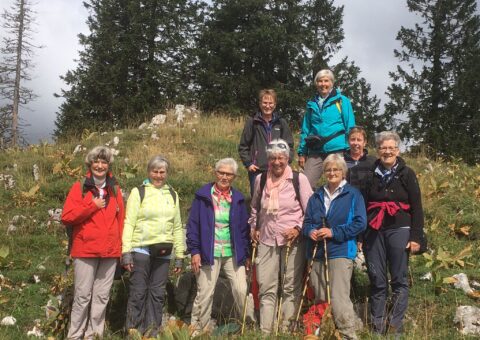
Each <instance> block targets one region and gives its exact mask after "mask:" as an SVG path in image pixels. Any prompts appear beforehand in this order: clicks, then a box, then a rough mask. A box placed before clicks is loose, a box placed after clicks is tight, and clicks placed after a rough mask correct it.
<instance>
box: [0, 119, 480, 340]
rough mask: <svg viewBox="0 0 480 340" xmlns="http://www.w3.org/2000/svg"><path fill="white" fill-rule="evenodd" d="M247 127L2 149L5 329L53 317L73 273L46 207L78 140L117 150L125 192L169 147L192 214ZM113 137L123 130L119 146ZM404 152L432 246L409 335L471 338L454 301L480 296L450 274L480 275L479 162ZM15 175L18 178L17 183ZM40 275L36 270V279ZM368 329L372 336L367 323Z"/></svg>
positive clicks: (419, 262)
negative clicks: (428, 277) (459, 324)
mask: <svg viewBox="0 0 480 340" xmlns="http://www.w3.org/2000/svg"><path fill="white" fill-rule="evenodd" d="M242 127H243V121H241V120H231V119H228V118H224V117H215V118H202V119H200V120H199V121H195V122H190V123H187V124H186V125H185V127H182V128H180V127H176V126H175V125H169V123H168V122H167V123H166V124H165V125H163V126H161V127H160V128H159V129H158V130H156V134H157V136H158V137H159V139H158V140H156V139H154V138H152V137H151V134H152V131H151V130H133V129H132V130H122V131H116V132H111V133H104V134H98V133H94V134H90V133H88V132H85V133H84V138H83V139H82V140H81V141H70V142H65V143H59V144H56V145H49V144H42V145H34V146H30V147H28V148H26V149H25V150H7V151H5V152H2V153H0V187H1V189H0V205H1V207H2V209H1V210H0V274H1V275H2V276H0V288H1V291H0V320H1V319H3V318H4V317H5V316H10V315H11V316H14V317H15V318H16V319H17V323H16V325H15V326H8V327H7V326H0V338H2V339H20V338H24V337H26V332H27V331H28V330H31V329H32V327H33V326H34V325H35V321H34V320H35V319H40V323H41V324H42V325H45V324H47V321H46V315H45V314H46V311H45V308H44V306H46V305H47V302H48V301H49V300H51V299H52V297H53V296H55V295H57V294H59V292H60V290H61V289H62V287H64V286H65V285H66V281H65V280H66V279H62V273H63V271H64V258H65V244H66V242H65V241H66V238H65V234H64V230H63V227H62V226H61V225H60V224H58V223H57V222H55V218H54V217H51V216H49V212H48V211H49V210H50V209H57V208H62V205H63V201H64V199H65V196H66V194H67V192H68V190H69V188H70V186H71V185H72V183H73V182H74V181H75V180H76V178H79V177H80V176H81V175H82V174H83V173H84V166H83V159H84V157H85V153H86V151H80V152H78V153H76V154H74V150H75V148H76V146H77V145H78V144H81V145H82V146H83V147H85V148H86V150H89V149H90V148H91V147H93V146H95V145H99V144H109V145H110V146H112V147H114V148H115V149H117V150H119V154H118V156H116V157H115V162H114V164H113V167H112V168H113V173H114V175H115V176H116V177H117V179H118V180H119V182H120V184H121V187H122V188H123V189H125V191H126V192H129V191H130V190H131V189H132V188H133V187H135V186H137V185H139V184H140V183H141V181H142V180H143V178H144V177H145V166H146V163H147V161H148V159H149V158H150V157H151V156H152V155H154V154H158V153H161V154H163V155H165V156H167V158H168V159H169V160H170V161H171V164H172V169H171V171H170V176H169V182H170V184H171V185H172V186H173V187H174V188H175V189H176V190H177V191H178V193H179V196H180V202H181V208H182V218H183V220H184V221H186V218H187V211H188V208H189V206H190V203H191V201H192V199H193V195H194V192H195V190H196V189H198V188H199V187H200V186H201V185H202V184H204V183H206V182H208V181H210V180H211V179H212V177H213V166H214V164H215V161H216V160H218V159H220V158H223V157H230V156H231V157H234V158H236V159H238V154H237V143H238V140H239V138H240V134H241V131H242ZM114 137H118V139H119V142H118V145H116V146H113V145H114ZM77 149H78V148H77ZM405 159H406V160H407V163H408V164H409V165H410V166H412V167H413V168H414V169H415V170H416V172H417V174H418V177H419V181H420V185H421V189H422V194H423V203H424V208H425V216H426V230H427V234H428V238H429V242H430V247H431V251H430V252H429V253H427V254H425V255H423V256H415V257H413V258H412V266H411V268H412V273H411V280H412V281H413V286H412V291H411V300H410V307H409V311H408V315H407V324H406V332H407V333H406V335H407V338H409V339H451V338H456V337H463V336H461V335H460V333H459V332H458V331H457V330H456V328H455V324H454V322H453V318H454V315H455V310H456V307H457V306H460V305H476V306H479V302H478V301H479V300H478V298H477V300H475V299H474V297H473V298H470V297H468V296H466V295H465V294H464V292H463V291H461V290H458V289H455V288H454V287H453V285H452V284H450V283H448V282H451V281H452V279H445V278H449V277H450V276H451V275H453V274H456V273H459V272H464V273H466V274H467V275H468V277H469V279H471V280H473V279H475V280H476V281H477V282H478V281H480V271H479V269H480V265H479V262H480V203H479V198H480V166H476V167H468V166H466V165H464V164H463V163H461V162H443V161H439V160H436V161H434V160H429V159H428V158H426V157H424V156H421V157H415V158H412V157H409V156H408V155H406V156H405ZM294 164H296V163H294ZM34 165H36V167H37V169H38V178H37V180H35V178H34V175H33V168H34ZM12 179H13V180H14V182H15V184H14V185H13V186H12V187H11V188H9V186H10V184H12ZM235 186H236V187H238V188H239V189H240V190H241V191H242V192H244V193H247V192H248V189H247V188H248V178H247V174H246V172H245V169H243V168H241V169H240V174H239V178H238V179H237V180H236V182H235ZM427 272H431V273H432V274H433V280H432V281H421V280H419V278H420V277H421V276H422V275H423V274H425V273H427ZM34 275H38V278H39V280H40V281H39V282H38V283H35V279H34ZM67 281H68V279H67ZM367 281H368V280H367V279H366V276H365V275H364V274H362V273H359V274H358V275H356V284H355V292H354V299H355V300H356V301H357V302H364V301H365V297H366V291H367ZM477 289H478V288H477ZM122 294H123V295H124V289H123V285H119V287H117V288H116V290H115V291H114V294H113V301H112V306H115V299H117V298H118V299H120V298H121V297H122ZM47 309H48V308H47ZM112 310H114V307H111V309H110V311H112ZM52 313H53V314H54V313H55V310H54V309H53V312H52V311H51V312H50V314H52ZM110 321H111V323H110V325H111V329H110V331H109V332H108V334H110V335H109V337H110V338H120V337H119V335H118V334H119V331H118V330H119V329H120V327H121V325H115V322H114V320H112V319H111V320H110ZM49 327H50V328H48V327H47V328H46V329H45V331H46V332H47V333H48V332H49V331H51V326H49ZM362 338H365V339H369V338H371V336H370V334H369V333H368V332H367V331H365V332H364V333H363V334H362Z"/></svg>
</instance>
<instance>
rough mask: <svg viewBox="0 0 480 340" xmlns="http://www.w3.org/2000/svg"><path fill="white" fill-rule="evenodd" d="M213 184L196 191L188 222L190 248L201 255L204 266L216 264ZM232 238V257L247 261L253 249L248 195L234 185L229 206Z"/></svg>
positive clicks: (189, 249)
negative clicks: (247, 203) (245, 196)
mask: <svg viewBox="0 0 480 340" xmlns="http://www.w3.org/2000/svg"><path fill="white" fill-rule="evenodd" d="M212 186H213V183H209V184H206V185H204V186H203V187H201V188H200V189H199V190H198V191H197V192H196V193H195V199H194V200H193V203H192V207H191V209H190V215H189V217H188V223H187V249H188V251H189V252H190V254H192V256H193V255H196V254H200V257H201V259H202V265H213V248H214V239H215V212H214V210H213V201H212V194H211V190H212ZM230 238H231V242H232V248H233V257H234V259H235V263H236V265H237V266H240V265H243V264H245V260H246V259H247V258H248V256H249V249H250V226H249V225H248V213H247V207H246V205H245V198H244V197H243V195H242V193H241V192H239V191H237V190H235V189H233V188H232V204H231V206H230Z"/></svg>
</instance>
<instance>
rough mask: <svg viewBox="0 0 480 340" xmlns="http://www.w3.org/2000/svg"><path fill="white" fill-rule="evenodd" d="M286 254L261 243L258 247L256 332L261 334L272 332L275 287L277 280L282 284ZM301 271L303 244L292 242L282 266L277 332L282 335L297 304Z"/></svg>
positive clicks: (274, 319) (285, 247) (283, 250)
mask: <svg viewBox="0 0 480 340" xmlns="http://www.w3.org/2000/svg"><path fill="white" fill-rule="evenodd" d="M286 251H287V246H281V247H279V246H274V247H271V246H267V245H265V244H262V243H260V244H259V245H258V255H257V258H256V265H257V281H258V285H259V298H260V329H261V330H262V332H264V333H271V332H272V331H274V326H275V322H277V319H276V317H277V307H278V306H277V305H278V298H279V297H278V294H277V293H278V288H279V287H278V284H279V280H283V273H284V266H285V256H286ZM304 269H305V249H304V242H303V241H295V242H294V243H293V245H292V246H291V248H290V255H289V258H288V263H287V266H286V270H287V272H286V273H287V274H286V278H285V282H284V283H283V284H282V289H281V292H282V294H283V299H282V300H283V301H282V310H281V320H282V321H281V323H282V325H281V327H280V326H279V329H281V330H283V331H285V330H286V329H287V328H288V326H289V323H290V319H291V318H292V317H295V312H296V310H297V308H298V304H299V302H300V295H301V290H302V278H303V271H304Z"/></svg>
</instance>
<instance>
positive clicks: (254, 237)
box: [250, 229, 260, 243]
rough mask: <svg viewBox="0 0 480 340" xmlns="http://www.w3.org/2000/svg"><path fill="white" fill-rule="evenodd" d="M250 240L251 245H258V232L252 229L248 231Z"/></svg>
mask: <svg viewBox="0 0 480 340" xmlns="http://www.w3.org/2000/svg"><path fill="white" fill-rule="evenodd" d="M250 238H251V239H252V242H253V243H258V242H259V240H260V230H256V229H252V230H251V231H250Z"/></svg>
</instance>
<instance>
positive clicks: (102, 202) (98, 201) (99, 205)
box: [92, 197, 105, 209]
mask: <svg viewBox="0 0 480 340" xmlns="http://www.w3.org/2000/svg"><path fill="white" fill-rule="evenodd" d="M92 201H93V203H95V205H96V206H97V208H98V209H102V208H105V200H104V199H103V198H100V197H95V198H92Z"/></svg>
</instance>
